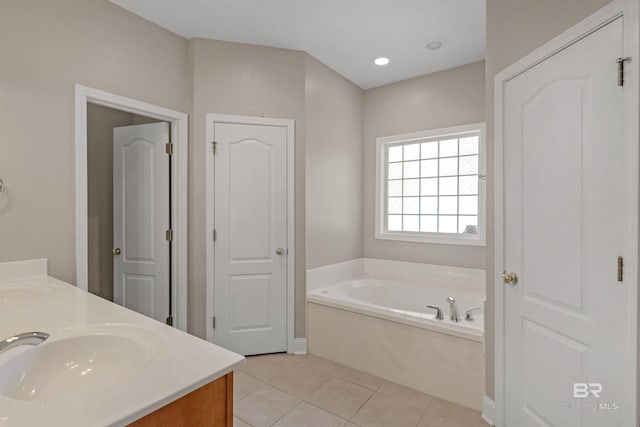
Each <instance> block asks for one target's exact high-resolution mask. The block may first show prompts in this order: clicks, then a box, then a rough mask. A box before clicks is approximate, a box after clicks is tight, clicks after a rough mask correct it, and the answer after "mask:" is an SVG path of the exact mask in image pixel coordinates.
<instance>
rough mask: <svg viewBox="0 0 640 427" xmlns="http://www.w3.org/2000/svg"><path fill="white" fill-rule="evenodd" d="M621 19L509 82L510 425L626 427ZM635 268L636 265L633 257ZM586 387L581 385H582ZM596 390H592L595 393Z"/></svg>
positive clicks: (628, 379) (629, 377) (629, 407)
mask: <svg viewBox="0 0 640 427" xmlns="http://www.w3.org/2000/svg"><path fill="white" fill-rule="evenodd" d="M622 29H623V27H622V18H619V19H617V20H615V21H613V22H611V23H609V24H608V25H606V26H605V27H603V28H601V29H599V30H598V31H596V32H594V33H592V34H591V35H589V36H587V37H585V38H584V39H582V40H580V41H579V42H577V43H575V44H573V45H571V46H569V47H567V48H566V49H564V50H562V51H560V52H559V53H557V54H555V55H553V56H552V57H550V58H549V59H547V60H545V61H543V62H542V63H540V64H538V65H536V66H534V67H533V68H531V69H529V70H528V71H526V72H524V73H523V74H520V75H519V76H517V77H515V78H514V79H512V80H510V81H509V82H507V84H506V87H505V97H504V103H505V104H504V159H505V162H504V168H505V180H504V182H505V187H504V188H505V193H504V200H505V230H504V233H505V234H504V236H505V251H504V253H505V255H504V266H505V269H506V271H507V272H509V273H510V272H513V273H516V274H517V276H518V282H517V283H516V284H513V283H511V284H509V283H506V284H504V286H503V287H502V289H497V292H504V294H503V295H504V331H505V337H504V340H505V341H504V345H505V347H504V358H505V359H504V360H505V366H504V373H505V374H504V375H505V383H504V390H505V392H504V398H505V401H504V405H505V406H504V408H505V413H504V414H505V424H504V425H505V426H508V427H527V426H557V427H571V426H593V427H603V426H607V427H614V426H621V427H623V426H625V424H624V422H625V421H623V420H624V419H628V418H624V417H626V416H628V414H629V411H633V410H634V409H633V407H634V405H635V402H634V401H633V400H632V398H631V396H628V394H627V393H626V391H627V390H630V389H632V388H630V384H631V383H632V382H634V381H635V376H634V373H633V372H628V371H627V372H625V369H628V366H629V364H628V361H627V359H626V358H627V357H628V355H629V354H630V352H631V344H630V328H631V325H632V323H633V322H634V320H633V319H632V318H631V315H630V311H629V303H628V300H629V296H630V288H631V287H632V286H637V284H636V283H625V282H619V281H618V276H617V259H618V256H624V253H622V252H623V242H624V240H623V239H624V230H623V228H622V224H623V197H622V190H623V179H622V178H623V167H622V165H623V157H622V153H623V139H622V117H623V116H622V93H623V90H628V89H627V88H623V87H620V86H618V82H617V78H618V75H617V73H618V70H617V64H616V58H618V57H620V56H622ZM625 261H626V262H627V263H631V262H634V263H635V261H634V260H631V259H626V260H625ZM574 384H577V385H574ZM589 384H591V385H589Z"/></svg>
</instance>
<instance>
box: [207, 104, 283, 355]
mask: <svg viewBox="0 0 640 427" xmlns="http://www.w3.org/2000/svg"><path fill="white" fill-rule="evenodd" d="M216 117H218V120H213V121H210V122H209V121H208V125H209V126H211V127H212V129H211V131H212V139H213V140H215V142H216V144H215V154H214V153H213V152H210V153H208V154H210V155H211V157H212V160H213V162H212V165H211V166H213V168H212V169H213V171H210V172H212V173H211V174H210V175H208V176H210V179H211V180H212V181H213V182H208V183H207V184H208V185H209V184H212V185H211V188H210V190H212V191H211V193H212V194H210V193H209V192H208V196H212V200H211V202H212V203H211V205H209V204H208V207H209V208H210V210H211V211H212V212H211V214H212V215H208V217H209V216H211V221H212V227H214V228H215V243H213V245H212V247H211V248H212V252H211V255H209V252H208V256H207V264H208V266H207V271H208V278H210V279H213V280H212V282H213V283H212V285H213V286H212V289H210V287H209V285H210V283H209V280H208V290H210V291H211V292H208V293H207V299H208V301H207V303H208V306H209V303H211V307H212V308H213V310H212V311H213V313H212V315H213V316H215V330H212V332H213V334H212V336H209V334H208V338H209V339H210V340H212V341H213V342H215V343H216V344H218V345H221V346H223V347H226V348H229V349H232V350H234V351H236V352H239V353H242V354H245V355H248V354H262V353H274V352H281V351H287V350H288V348H289V339H288V338H289V337H288V335H289V332H290V331H289V327H290V326H291V325H290V319H289V313H290V310H289V307H290V306H291V305H292V303H293V301H292V296H290V293H291V292H290V291H291V290H292V283H291V279H290V277H289V274H290V272H292V271H293V270H292V268H291V267H292V266H291V265H290V264H291V263H292V262H293V260H292V257H291V255H292V247H290V244H291V240H292V239H291V237H292V236H290V231H291V229H292V227H291V225H292V224H291V223H290V222H291V221H292V220H291V219H292V218H293V217H292V215H291V212H290V209H289V208H290V203H291V201H290V200H289V193H290V192H289V190H290V188H289V176H288V175H289V161H288V156H289V152H290V150H289V148H290V145H291V144H292V143H293V141H292V140H291V139H292V136H293V132H292V130H293V123H292V121H278V120H275V119H263V118H238V117H236V118H235V119H233V118H231V117H230V116H216ZM225 117H226V119H225ZM212 151H213V150H212ZM208 180H209V178H208ZM211 238H213V236H211ZM209 263H211V265H209ZM209 274H211V277H210V276H209ZM210 300H212V301H210ZM211 326H213V325H211ZM212 329H213V328H212Z"/></svg>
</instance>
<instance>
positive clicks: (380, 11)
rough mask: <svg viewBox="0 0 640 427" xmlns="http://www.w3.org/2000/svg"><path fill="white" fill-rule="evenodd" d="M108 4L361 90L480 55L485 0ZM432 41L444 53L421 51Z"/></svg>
mask: <svg viewBox="0 0 640 427" xmlns="http://www.w3.org/2000/svg"><path fill="white" fill-rule="evenodd" d="M111 1H112V2H113V3H116V4H118V5H120V6H122V7H124V8H125V9H128V10H130V11H131V12H133V13H135V14H137V15H140V16H142V17H143V18H145V19H148V20H149V21H152V22H155V23H156V24H158V25H160V26H162V27H164V28H166V29H168V30H170V31H172V32H174V33H177V34H179V35H181V36H183V37H185V38H187V39H190V38H193V37H201V38H209V39H215V40H226V41H234V42H241V43H249V44H257V45H264V46H274V47H281V48H287V49H296V50H303V51H306V52H308V53H309V54H310V55H312V56H314V57H315V58H317V59H318V60H320V61H322V62H323V63H324V64H326V65H327V66H329V67H331V68H332V69H334V70H335V71H337V72H338V73H340V74H342V75H343V76H345V77H346V78H347V79H349V80H351V81H352V82H354V83H355V84H357V85H358V86H360V87H362V88H363V89H369V88H372V87H376V86H381V85H384V84H388V83H393V82H397V81H400V80H405V79H408V78H411V77H416V76H421V75H424V74H429V73H433V72H435V71H440V70H444V69H447V68H452V67H456V66H459V65H463V64H468V63H471V62H475V61H480V60H482V59H484V55H485V0H111ZM432 38H440V39H444V40H445V44H444V46H443V47H442V48H441V49H439V50H437V51H430V50H427V49H426V48H425V44H426V43H427V41H429V40H430V39H432ZM378 56H387V57H389V58H390V59H391V63H390V64H389V65H387V66H386V67H378V66H376V65H374V64H373V59H374V58H376V57H378Z"/></svg>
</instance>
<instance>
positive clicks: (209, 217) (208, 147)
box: [204, 113, 306, 353]
mask: <svg viewBox="0 0 640 427" xmlns="http://www.w3.org/2000/svg"><path fill="white" fill-rule="evenodd" d="M216 122H224V123H237V124H257V125H268V126H282V127H286V128H287V250H288V258H287V353H297V352H298V351H301V350H298V349H299V348H300V346H299V345H296V338H295V277H296V276H295V264H296V250H295V224H296V217H295V212H296V210H295V206H296V205H295V188H296V185H295V184H296V183H295V121H294V120H291V119H275V118H265V117H249V116H236V115H227V114H211V113H208V114H207V115H206V127H207V128H206V132H205V138H206V139H205V141H204V150H205V152H204V155H205V159H206V175H205V176H206V180H207V182H206V225H205V233H206V237H205V239H206V252H205V256H206V284H207V286H206V294H205V295H206V297H205V299H206V316H207V320H206V327H207V334H206V337H207V340H208V341H210V342H213V338H214V330H213V324H212V322H211V321H210V319H211V318H213V316H214V313H215V309H214V307H215V305H214V299H213V298H214V290H215V274H214V273H215V272H214V265H213V259H214V252H215V245H214V244H213V228H214V212H215V209H214V208H215V191H214V190H215V185H214V177H215V175H214V159H213V144H212V142H213V140H214V133H213V128H214V124H215V123H216ZM305 348H306V339H305ZM305 351H306V350H305Z"/></svg>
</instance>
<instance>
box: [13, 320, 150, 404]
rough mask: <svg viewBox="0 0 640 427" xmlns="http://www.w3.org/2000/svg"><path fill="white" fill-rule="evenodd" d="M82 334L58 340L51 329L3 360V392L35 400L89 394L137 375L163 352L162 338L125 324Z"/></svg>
mask: <svg viewBox="0 0 640 427" xmlns="http://www.w3.org/2000/svg"><path fill="white" fill-rule="evenodd" d="M73 332H78V331H72V332H71V334H73ZM81 332H82V333H83V334H82V335H77V336H68V337H65V336H64V335H65V334H64V333H63V334H62V335H63V337H61V338H59V339H56V337H55V335H56V334H55V333H52V335H51V338H49V340H47V341H45V342H44V343H42V344H39V345H37V346H35V347H29V348H28V349H27V350H25V351H23V352H22V353H20V354H17V355H15V356H13V357H11V358H9V359H8V360H7V361H6V362H4V363H2V364H0V394H1V395H4V396H6V397H9V398H12V399H17V400H31V401H40V400H54V399H63V398H67V397H74V396H79V395H87V394H90V393H95V392H99V391H102V390H106V389H108V388H110V387H113V386H116V385H118V384H121V383H123V382H125V381H127V380H129V379H131V378H133V377H134V376H136V374H138V373H139V372H140V371H141V370H143V369H144V368H145V367H146V366H148V365H149V364H151V363H152V362H153V361H154V360H155V359H157V358H158V357H159V356H161V352H159V351H158V350H159V348H160V344H161V343H162V340H161V339H160V338H159V337H158V336H156V335H155V334H153V333H151V332H149V331H141V330H135V329H134V330H131V329H128V328H124V327H122V326H120V327H103V328H100V330H99V331H86V330H83V331H81ZM87 332H89V333H87ZM132 332H133V333H132ZM69 333H70V332H69V331H66V334H67V335H68V334H69Z"/></svg>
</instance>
